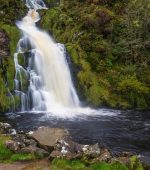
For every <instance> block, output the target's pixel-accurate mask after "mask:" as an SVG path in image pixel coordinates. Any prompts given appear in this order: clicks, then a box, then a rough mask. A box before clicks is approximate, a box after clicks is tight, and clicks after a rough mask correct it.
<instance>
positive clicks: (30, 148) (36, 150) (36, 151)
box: [19, 146, 49, 157]
mask: <svg viewBox="0 0 150 170" xmlns="http://www.w3.org/2000/svg"><path fill="white" fill-rule="evenodd" d="M19 152H20V153H34V154H35V155H38V156H40V157H46V156H48V155H49V152H47V151H45V150H44V149H41V148H38V147H36V146H28V147H24V148H22V149H21V150H20V151H19Z"/></svg>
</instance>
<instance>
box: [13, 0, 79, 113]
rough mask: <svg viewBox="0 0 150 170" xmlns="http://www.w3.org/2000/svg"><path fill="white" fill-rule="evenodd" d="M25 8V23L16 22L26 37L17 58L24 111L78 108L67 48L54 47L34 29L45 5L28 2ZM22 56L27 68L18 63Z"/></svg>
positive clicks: (18, 90) (17, 80)
mask: <svg viewBox="0 0 150 170" xmlns="http://www.w3.org/2000/svg"><path fill="white" fill-rule="evenodd" d="M26 5H27V7H28V8H30V9H29V11H28V14H27V15H26V16H25V17H24V18H23V19H22V21H19V22H17V26H18V27H19V29H21V30H22V32H23V37H22V38H21V39H20V40H19V42H18V47H17V52H16V53H15V54H14V62H15V68H16V75H15V93H16V95H18V96H20V98H21V111H30V110H32V111H43V110H48V111H49V110H52V109H55V108H76V107H79V105H80V104H79V103H80V102H79V99H78V96H77V93H76V91H75V88H74V85H73V83H72V80H71V75H70V71H69V67H68V64H67V60H66V51H65V48H64V45H62V44H59V43H55V42H54V40H53V39H52V38H51V37H50V35H48V34H47V33H45V32H43V31H41V30H39V29H38V28H37V27H36V25H35V23H36V22H37V21H39V19H40V17H39V14H38V12H37V11H36V10H37V9H42V8H44V9H45V8H46V6H45V4H44V3H43V2H42V1H35V0H26ZM31 8H32V9H31ZM20 56H22V59H23V60H24V63H25V66H22V65H21V64H20V63H19V58H20ZM26 86H27V88H26Z"/></svg>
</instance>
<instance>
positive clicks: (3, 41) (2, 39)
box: [0, 30, 9, 58]
mask: <svg viewBox="0 0 150 170" xmlns="http://www.w3.org/2000/svg"><path fill="white" fill-rule="evenodd" d="M8 42H9V38H8V37H7V35H6V33H5V32H4V31H2V30H0V58H1V57H6V56H8V55H9V45H8V44H9V43H8Z"/></svg>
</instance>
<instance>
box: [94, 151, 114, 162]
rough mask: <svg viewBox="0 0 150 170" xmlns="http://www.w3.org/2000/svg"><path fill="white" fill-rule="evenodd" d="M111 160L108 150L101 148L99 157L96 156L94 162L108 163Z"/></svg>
mask: <svg viewBox="0 0 150 170" xmlns="http://www.w3.org/2000/svg"><path fill="white" fill-rule="evenodd" d="M111 158H112V156H111V153H110V152H109V150H108V149H106V148H102V149H101V152H100V155H99V156H97V158H96V159H95V160H96V161H100V162H101V161H106V162H108V161H109V160H110V159H111Z"/></svg>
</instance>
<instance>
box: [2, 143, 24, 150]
mask: <svg viewBox="0 0 150 170" xmlns="http://www.w3.org/2000/svg"><path fill="white" fill-rule="evenodd" d="M5 146H6V147H7V148H8V149H10V150H11V151H13V152H18V151H19V150H20V149H21V148H22V147H24V145H23V144H21V143H20V142H16V141H13V140H8V141H6V142H5Z"/></svg>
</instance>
